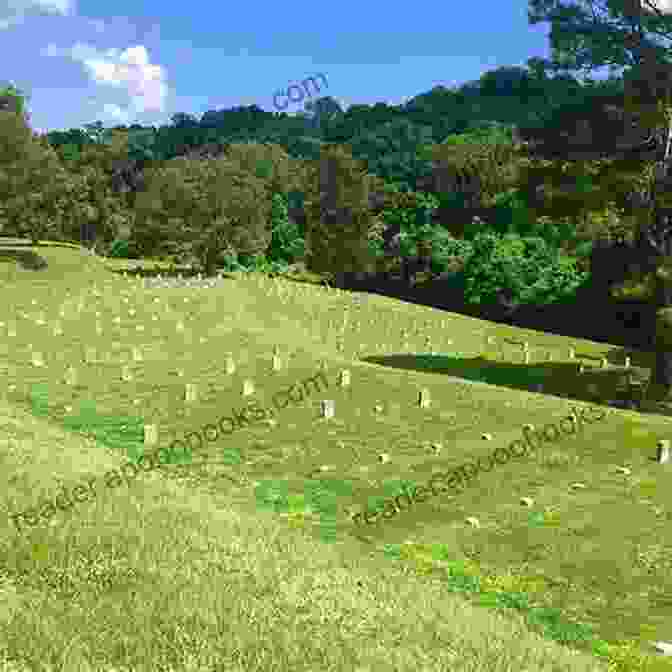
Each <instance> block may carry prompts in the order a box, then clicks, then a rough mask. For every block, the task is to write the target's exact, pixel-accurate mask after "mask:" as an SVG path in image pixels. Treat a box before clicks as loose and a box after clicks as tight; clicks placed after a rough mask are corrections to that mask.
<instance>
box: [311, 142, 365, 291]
mask: <svg viewBox="0 0 672 672" xmlns="http://www.w3.org/2000/svg"><path fill="white" fill-rule="evenodd" d="M374 184H376V180H375V179H373V178H372V177H371V176H370V175H368V174H367V172H366V171H365V170H364V169H363V167H362V166H361V164H360V163H359V162H358V161H357V160H355V159H353V158H352V154H351V153H350V151H349V150H348V149H346V148H344V147H342V146H339V145H332V146H328V147H326V148H323V150H322V153H321V156H320V160H319V162H318V163H317V164H316V165H313V166H310V167H309V171H308V175H307V187H306V198H305V211H306V255H307V266H308V268H309V270H311V271H314V272H317V273H330V274H333V275H334V276H335V278H336V283H337V284H338V285H342V284H343V281H344V279H345V277H346V276H347V274H349V273H355V274H356V275H361V274H362V273H365V272H367V271H370V270H372V269H373V268H374V267H375V259H374V258H373V255H372V253H371V250H370V246H369V239H370V238H371V236H372V235H375V234H374V230H375V227H376V219H375V217H374V215H373V213H372V212H371V210H370V209H369V198H370V190H371V188H372V186H373V185H374Z"/></svg>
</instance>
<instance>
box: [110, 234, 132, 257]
mask: <svg viewBox="0 0 672 672" xmlns="http://www.w3.org/2000/svg"><path fill="white" fill-rule="evenodd" d="M130 255H131V251H130V247H129V241H128V240H124V239H120V238H117V239H116V240H115V241H114V242H113V243H112V246H111V247H110V251H109V253H108V256H109V257H112V258H113V259H132V258H133V257H132V256H130Z"/></svg>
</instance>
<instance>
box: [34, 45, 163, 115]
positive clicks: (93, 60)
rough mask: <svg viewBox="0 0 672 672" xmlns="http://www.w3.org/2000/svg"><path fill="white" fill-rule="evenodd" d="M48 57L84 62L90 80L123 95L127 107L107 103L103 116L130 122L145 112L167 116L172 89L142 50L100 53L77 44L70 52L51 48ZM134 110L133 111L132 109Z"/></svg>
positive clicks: (48, 48)
mask: <svg viewBox="0 0 672 672" xmlns="http://www.w3.org/2000/svg"><path fill="white" fill-rule="evenodd" d="M42 53H43V54H44V55H46V56H66V57H68V58H70V59H72V60H73V61H78V62H81V63H82V65H83V66H84V68H85V70H86V72H87V74H88V75H89V77H90V78H91V79H92V80H93V81H94V82H95V83H96V84H97V85H98V86H99V87H101V89H102V90H101V94H103V93H105V91H104V90H105V89H107V90H108V91H110V92H114V93H118V94H120V95H121V96H122V97H123V99H124V104H119V103H117V102H114V103H106V104H105V105H104V106H103V113H104V114H106V116H108V117H111V118H113V119H115V120H121V119H127V120H130V118H131V116H132V115H134V114H138V113H141V112H150V111H151V112H163V111H164V110H165V102H166V97H167V95H168V86H167V84H166V81H165V70H164V69H163V68H162V67H161V66H160V65H154V64H152V63H150V62H149V55H148V53H147V49H146V48H145V47H144V46H142V45H138V46H134V47H129V48H128V49H124V50H123V51H122V50H120V49H108V50H106V51H102V50H101V51H99V50H98V49H96V48H95V47H93V46H91V45H89V44H82V43H81V42H77V43H76V44H74V45H73V46H72V47H70V48H61V47H57V46H55V45H53V44H50V45H48V46H47V47H46V49H44V50H43V51H42ZM129 108H130V109H129Z"/></svg>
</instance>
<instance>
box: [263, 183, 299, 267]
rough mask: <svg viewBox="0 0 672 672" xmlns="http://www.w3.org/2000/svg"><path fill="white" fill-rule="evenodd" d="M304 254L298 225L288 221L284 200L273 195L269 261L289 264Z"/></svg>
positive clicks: (277, 195)
mask: <svg viewBox="0 0 672 672" xmlns="http://www.w3.org/2000/svg"><path fill="white" fill-rule="evenodd" d="M304 254H305V240H304V238H303V234H302V233H301V231H300V228H299V225H298V224H297V223H295V222H293V221H290V219H289V214H288V207H287V202H286V200H285V198H284V197H283V196H282V195H281V194H274V195H273V199H272V205H271V243H270V245H269V248H268V257H269V259H270V260H271V261H278V262H287V263H291V262H293V261H295V260H296V259H300V258H302V257H303V255H304Z"/></svg>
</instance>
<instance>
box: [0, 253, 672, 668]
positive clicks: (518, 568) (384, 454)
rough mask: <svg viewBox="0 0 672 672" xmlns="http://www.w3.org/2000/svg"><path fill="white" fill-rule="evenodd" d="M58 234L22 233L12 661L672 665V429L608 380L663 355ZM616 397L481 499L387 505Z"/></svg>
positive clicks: (11, 435)
mask: <svg viewBox="0 0 672 672" xmlns="http://www.w3.org/2000/svg"><path fill="white" fill-rule="evenodd" d="M37 250H38V251H39V256H41V257H42V258H43V259H44V260H45V261H46V262H47V265H46V266H45V267H42V268H40V269H39V270H31V269H30V268H27V267H26V266H24V265H23V264H22V263H20V261H16V260H13V259H12V258H11V256H8V255H6V256H4V257H2V256H0V288H1V289H0V305H2V306H3V309H4V312H3V314H2V316H0V382H1V383H2V384H1V385H0V390H1V391H2V394H0V413H1V414H2V416H3V417H2V428H3V432H2V434H1V435H0V460H2V468H0V491H1V492H3V493H4V496H3V501H2V515H0V531H2V535H0V553H1V557H2V560H1V562H0V619H1V621H2V622H1V624H0V661H2V662H0V670H7V671H9V670H12V671H19V670H21V671H22V670H32V669H41V670H42V669H44V670H47V669H49V670H64V671H66V670H67V671H69V670H96V671H98V670H101V671H102V670H105V671H106V672H111V671H112V670H117V671H120V670H124V671H126V670H129V671H130V670H175V671H178V670H179V671H182V670H185V671H192V670H193V671H196V670H198V671H201V670H202V671H206V670H208V671H214V670H241V671H242V670H245V671H250V670H260V671H261V670H264V671H271V670H277V671H278V672H285V671H287V672H289V671H290V670H291V671H292V672H295V671H301V670H306V671H307V670H320V671H322V670H334V671H336V670H337V671H339V672H340V671H341V670H342V671H344V672H345V671H346V670H348V671H350V670H359V671H360V672H364V671H365V670H371V671H373V670H375V671H378V670H417V669H420V670H423V671H424V670H437V671H438V670H448V669H449V670H451V671H456V672H460V671H465V672H466V671H467V670H479V671H480V670H483V671H484V672H495V671H501V672H503V671H504V670H516V671H528V672H532V671H534V672H536V671H539V672H551V670H553V671H556V670H557V671H559V670H568V671H569V670H572V671H581V670H586V671H588V670H609V669H611V670H624V671H625V670H651V671H659V670H660V671H664V670H672V659H670V658H665V657H662V656H660V655H659V654H655V653H653V652H652V648H651V646H650V643H651V642H653V641H660V640H667V641H670V640H672V597H671V596H672V572H671V571H670V569H671V564H672V561H671V560H670V558H671V557H672V554H671V552H670V551H671V550H672V549H671V548H670V547H671V546H672V536H671V534H670V521H671V519H672V491H671V490H670V489H668V488H667V487H666V485H668V483H669V479H670V477H671V474H670V470H671V469H672V467H671V466H670V463H667V464H659V463H658V462H657V460H656V450H657V443H658V441H660V440H665V439H668V438H670V439H672V425H671V422H670V419H669V418H665V417H662V416H657V415H653V414H648V415H645V414H640V413H636V412H634V411H632V410H623V409H620V408H617V407H616V406H614V405H609V404H608V403H607V402H609V401H614V400H615V399H616V397H617V396H618V393H619V390H621V392H620V393H621V394H622V395H623V398H625V397H627V396H628V394H630V392H629V391H628V389H627V380H628V377H629V376H633V377H635V378H640V379H641V380H644V379H645V378H646V375H647V373H648V370H649V368H650V366H651V363H652V356H651V354H650V353H642V352H631V353H625V352H623V351H622V350H621V349H619V348H605V347H604V346H603V345H601V344H600V345H598V344H596V343H591V342H589V341H579V340H576V339H567V338H564V337H561V336H557V335H553V334H544V333H541V332H534V331H530V330H522V329H516V328H514V327H509V326H505V325H496V324H493V323H488V322H485V321H482V320H478V319H474V318H470V317H463V316H460V315H456V314H452V313H446V312H443V311H439V310H435V309H430V308H425V307H422V306H416V305H412V304H406V303H403V302H400V301H396V300H391V299H388V298H385V297H381V296H375V295H365V294H358V295H353V294H348V293H344V292H340V291H334V290H332V289H329V288H326V287H319V286H315V285H311V284H307V283H299V282H296V281H291V280H289V279H286V278H274V279H269V278H264V277H261V276H258V275H244V274H235V275H233V274H232V275H230V276H228V277H226V278H223V279H222V280H221V281H220V282H219V283H218V284H216V285H215V286H213V287H207V288H201V289H197V288H193V287H192V288H190V287H183V288H180V287H172V288H161V287H145V286H144V284H143V281H142V279H141V278H135V277H130V276H128V275H126V276H124V275H122V274H121V272H120V269H121V268H123V267H124V263H123V262H111V261H106V260H103V259H100V258H98V257H93V256H91V255H90V254H89V253H88V252H85V251H83V250H78V249H68V248H66V247H62V246H44V247H40V248H37ZM577 319H579V318H578V316H577ZM488 337H490V338H491V340H490V341H488ZM493 339H494V340H493ZM525 341H526V342H528V344H529V347H528V349H527V352H528V353H529V354H528V355H527V356H526V355H525V353H524V351H523V350H522V349H521V348H520V347H519V346H517V345H516V342H518V343H521V342H525ZM570 348H574V350H575V355H574V358H571V357H570V354H569V349H570ZM432 353H434V354H432ZM437 353H438V354H437ZM548 353H551V356H552V359H550V360H549V358H548ZM626 356H629V357H630V358H631V366H630V368H629V369H626V368H625V367H624V359H625V357H626ZM526 357H527V361H526V359H525V358H526ZM590 357H592V358H595V359H590ZM602 357H604V358H606V360H607V362H606V363H607V366H606V367H602V368H601V366H600V359H601V358H602ZM580 361H583V362H584V365H585V367H586V370H585V371H584V373H582V374H579V373H578V370H577V369H578V364H579V362H580ZM344 372H347V373H344ZM348 374H349V376H348ZM348 378H349V383H348ZM308 381H312V384H309V383H308ZM315 381H326V383H322V384H320V385H318V384H317V383H316V382H315ZM421 398H422V400H423V403H422V404H421V403H419V400H420V399H421ZM279 399H283V401H284V402H286V403H284V405H283V404H280V403H279V401H278V400H279ZM325 402H333V403H331V404H329V403H325ZM252 403H254V404H256V406H254V408H256V409H257V410H259V409H262V410H263V413H259V415H258V416H256V417H255V419H254V421H249V422H244V421H241V420H240V417H241V409H243V408H244V407H245V406H246V405H247V406H249V405H250V404H252ZM588 407H590V408H594V409H595V408H599V409H601V410H602V411H603V412H604V413H605V417H604V418H603V419H602V420H600V421H599V422H592V423H584V424H583V425H582V426H581V427H580V429H579V430H578V431H577V433H576V434H575V435H574V436H564V437H562V438H559V439H558V440H557V441H547V442H546V443H544V444H543V445H542V446H541V447H540V448H539V449H538V450H536V451H535V452H534V454H532V455H530V456H528V457H526V458H521V459H517V460H511V461H509V462H507V463H505V464H498V465H497V467H496V468H495V469H492V471H489V472H487V473H486V472H485V471H483V472H482V473H480V474H479V475H478V477H477V478H474V479H472V480H471V481H470V482H468V483H467V484H466V486H465V487H464V489H463V491H461V492H460V493H459V494H457V495H455V494H453V495H443V496H439V497H433V498H430V499H428V500H427V501H425V502H423V503H415V504H414V505H413V506H412V507H411V508H410V509H409V510H405V511H401V512H399V513H398V514H396V515H392V516H390V517H389V518H385V517H379V518H378V519H377V520H376V522H375V523H373V524H367V523H364V524H362V523H361V520H362V518H361V516H360V518H357V514H358V513H363V512H364V511H365V510H367V511H372V510H373V509H374V508H375V507H376V506H378V505H380V504H381V502H383V501H385V500H389V499H390V498H393V497H395V496H398V495H400V493H402V491H403V488H404V487H406V488H414V487H415V486H417V485H422V484H425V483H426V482H428V481H429V480H430V478H431V477H432V474H434V473H435V472H437V471H442V472H446V471H450V470H451V469H454V468H457V467H459V466H460V465H462V464H464V463H465V462H467V461H474V460H476V459H477V458H485V457H486V456H488V455H490V454H492V453H493V451H495V449H497V448H498V447H500V446H507V445H509V444H511V442H512V441H514V440H517V439H521V438H522V433H523V428H524V426H525V425H532V426H534V427H535V428H537V429H541V428H543V427H546V426H548V425H558V424H559V423H560V422H561V421H562V420H563V419H564V418H567V415H568V413H570V412H581V409H584V408H588ZM329 409H331V411H333V415H332V413H331V412H330V410H329ZM232 415H233V416H236V415H237V417H238V418H239V419H238V420H235V418H232V422H229V421H226V422H223V423H221V424H220V422H219V421H220V419H221V418H225V417H229V416H232ZM261 416H263V417H261ZM235 423H238V424H239V425H240V426H238V427H236V428H235V430H232V431H231V432H229V433H228V434H226V435H224V436H219V438H217V439H216V440H214V441H210V440H208V436H210V435H212V431H213V430H212V427H213V426H220V428H221V427H227V428H232V427H234V424H235ZM204 427H210V430H208V431H210V434H208V433H207V431H206V434H205V437H204V438H203V440H202V441H199V442H198V443H197V441H196V440H195V439H188V438H187V436H188V435H189V434H190V433H192V436H193V433H198V432H201V430H202V429H203V428H204ZM223 432H224V430H223V429H221V431H220V433H223ZM176 440H177V441H183V442H187V444H189V442H191V443H190V444H189V445H191V446H192V449H191V450H189V449H184V443H183V444H179V445H180V448H179V450H178V449H177V448H176V449H175V451H174V453H173V454H172V457H170V459H167V460H166V461H167V462H168V463H167V464H164V465H162V466H160V467H157V468H153V469H150V470H149V471H148V472H147V473H143V472H142V471H141V470H140V469H141V467H140V466H138V465H139V464H140V458H141V457H144V459H145V462H144V464H147V461H146V460H148V459H149V457H150V456H151V455H152V454H153V451H156V450H157V449H158V447H159V446H161V447H167V446H170V445H173V446H176V445H178V444H175V443H173V442H174V441H176ZM198 444H201V445H200V446H199V445H198ZM122 467H123V469H122ZM77 486H80V489H79V490H78V491H77V493H78V494H77V497H80V496H81V499H82V501H76V502H75V503H74V504H73V505H72V506H71V507H69V508H68V507H66V506H65V504H64V502H65V501H66V500H67V498H68V496H69V498H70V500H74V499H75V494H74V493H75V489H76V488H77ZM64 493H65V495H64ZM84 493H87V494H86V496H85V494H84ZM59 498H60V499H59ZM84 499H86V501H84ZM59 502H60V503H61V504H59ZM61 505H62V506H63V508H64V509H66V510H61V509H59V508H58V507H59V506H61ZM31 511H32V513H31ZM358 520H359V522H357V521H358Z"/></svg>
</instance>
